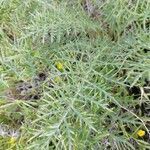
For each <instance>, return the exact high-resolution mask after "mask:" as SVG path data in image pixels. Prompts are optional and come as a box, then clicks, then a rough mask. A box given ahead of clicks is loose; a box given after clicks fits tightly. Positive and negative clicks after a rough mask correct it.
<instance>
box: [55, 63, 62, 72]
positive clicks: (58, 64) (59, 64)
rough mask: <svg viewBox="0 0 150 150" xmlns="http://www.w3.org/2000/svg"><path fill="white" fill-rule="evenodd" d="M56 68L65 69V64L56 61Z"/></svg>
mask: <svg viewBox="0 0 150 150" xmlns="http://www.w3.org/2000/svg"><path fill="white" fill-rule="evenodd" d="M56 68H57V69H58V70H63V64H62V63H61V62H56Z"/></svg>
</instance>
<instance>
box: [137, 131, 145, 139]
mask: <svg viewBox="0 0 150 150" xmlns="http://www.w3.org/2000/svg"><path fill="white" fill-rule="evenodd" d="M137 135H138V136H139V137H143V136H144V135H145V131H144V130H139V131H138V132H137Z"/></svg>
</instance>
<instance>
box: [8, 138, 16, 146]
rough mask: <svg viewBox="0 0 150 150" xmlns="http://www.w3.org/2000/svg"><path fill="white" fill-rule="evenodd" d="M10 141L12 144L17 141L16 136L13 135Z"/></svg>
mask: <svg viewBox="0 0 150 150" xmlns="http://www.w3.org/2000/svg"><path fill="white" fill-rule="evenodd" d="M8 143H9V144H10V145H14V144H15V143H16V138H15V137H11V138H10V140H9V142H8Z"/></svg>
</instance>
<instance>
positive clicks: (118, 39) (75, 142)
mask: <svg viewBox="0 0 150 150" xmlns="http://www.w3.org/2000/svg"><path fill="white" fill-rule="evenodd" d="M92 3H93V4H92V5H94V6H95V7H94V8H95V9H97V11H98V12H99V18H98V19H97V20H94V19H92V18H91V17H90V16H89V15H88V14H87V12H86V11H85V10H84V8H83V6H82V5H81V0H77V1H67V0H62V1H54V0H36V1H35V0H26V1H23V0H6V1H3V0H1V1H0V15H1V16H0V25H1V29H0V34H1V35H0V40H1V41H0V44H1V45H0V52H1V57H0V71H1V72H0V73H1V74H0V75H1V76H0V83H1V85H0V88H1V89H7V86H9V84H11V83H12V81H14V80H25V79H31V78H33V77H34V76H36V74H37V72H39V71H41V70H42V71H43V70H45V69H47V68H49V69H50V71H49V78H51V79H53V78H55V77H56V76H58V75H61V76H62V78H63V79H62V80H63V81H62V82H61V83H60V84H56V85H55V86H54V88H49V87H48V86H47V84H46V83H43V85H42V90H43V96H42V98H41V100H39V101H38V102H37V103H38V108H32V105H31V106H30V105H29V104H30V102H18V101H17V102H14V103H16V105H17V106H19V107H20V109H21V113H22V114H23V115H24V118H25V121H24V122H23V124H22V126H21V136H20V140H19V142H18V143H17V144H16V149H19V150H20V149H24V148H25V149H35V150H37V149H38V150H43V149H44V150H50V149H57V150H61V149H62V150H65V149H66V150H73V149H77V150H80V149H81V150H84V149H85V150H86V149H93V150H95V149H97V150H98V149H102V150H103V149H107V148H108V147H107V146H110V147H111V148H110V149H114V150H115V149H118V150H122V149H125V150H126V149H135V148H136V146H137V144H135V145H134V144H133V143H134V142H130V140H131V138H134V140H135V141H136V142H137V143H139V145H140V146H139V147H140V148H141V149H144V147H147V148H149V145H148V143H146V142H145V143H144V142H143V141H141V140H138V139H136V137H135V136H134V132H136V130H137V129H138V128H140V127H143V128H144V129H145V130H148V128H147V126H146V125H145V121H146V120H147V119H148V118H147V117H143V116H141V114H136V113H135V112H133V109H132V108H133V107H134V106H135V105H136V104H139V103H140V101H136V100H135V101H134V100H133V99H132V98H131V97H129V96H128V94H127V92H126V90H125V87H126V85H125V82H130V84H131V85H139V86H142V85H143V84H144V83H143V81H144V79H145V78H147V77H148V76H149V73H150V65H149V64H150V56H149V55H148V54H149V52H148V53H147V54H145V53H144V51H143V49H144V48H145V49H149V48H150V36H149V31H150V30H149V29H150V27H149V23H147V22H149V18H150V11H149V10H150V3H149V1H148V0H143V1H140V0H135V1H131V0H112V1H109V0H106V1H103V2H102V1H101V2H99V1H96V0H93V1H92ZM11 36H12V38H11ZM57 61H62V62H63V63H64V68H65V69H64V71H63V72H59V71H58V70H57V69H56V68H55V65H54V64H55V62H57ZM123 70H126V74H125V75H121V72H122V71H123ZM114 89H115V91H114ZM0 93H2V92H0ZM122 93H123V94H124V96H122ZM1 99H2V100H3V97H2V98H1ZM143 100H144V101H146V100H145V98H144V97H143ZM110 103H114V104H115V105H116V107H115V108H113V109H112V108H109V104H110ZM9 107H10V106H8V108H9ZM12 107H13V105H12ZM6 109H7V105H6ZM121 110H125V111H123V112H122V111H121ZM3 111H4V110H2V112H3ZM7 113H8V112H7ZM7 113H6V114H7ZM8 117H9V115H8ZM126 125H128V126H130V127H131V128H132V131H131V132H130V133H127V132H126V130H125V126H126ZM120 133H121V134H120ZM136 142H135V143H136Z"/></svg>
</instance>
